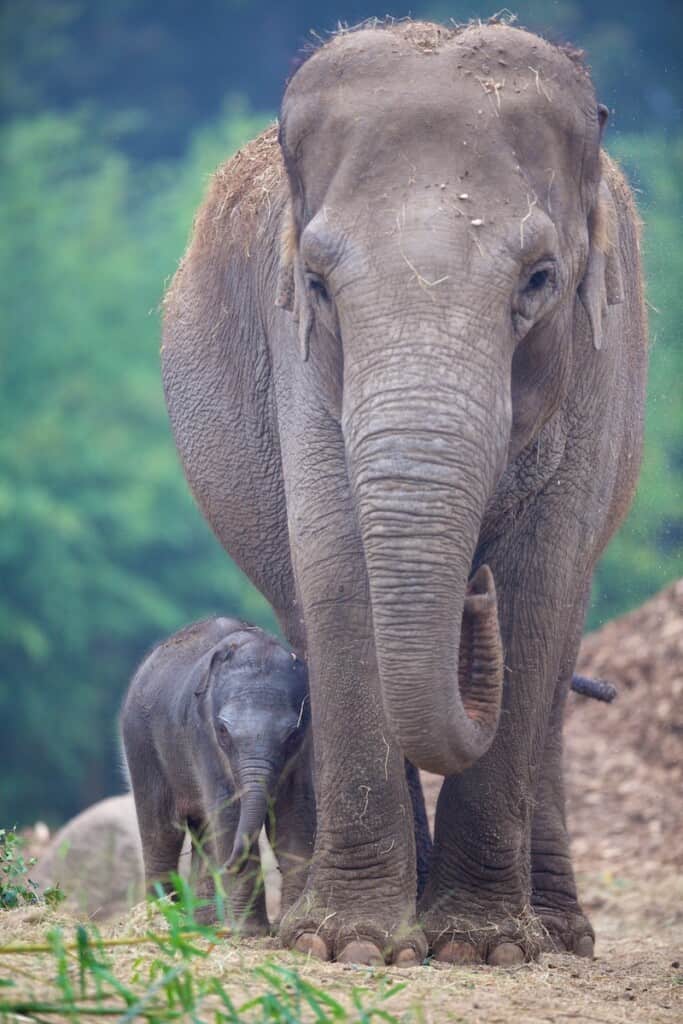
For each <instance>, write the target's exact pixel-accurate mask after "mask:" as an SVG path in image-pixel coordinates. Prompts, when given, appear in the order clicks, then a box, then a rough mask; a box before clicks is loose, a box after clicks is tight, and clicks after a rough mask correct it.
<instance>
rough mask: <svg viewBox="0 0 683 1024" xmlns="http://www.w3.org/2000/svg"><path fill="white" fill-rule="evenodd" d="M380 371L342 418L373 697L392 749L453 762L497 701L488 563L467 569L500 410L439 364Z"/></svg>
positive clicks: (499, 448)
mask: <svg viewBox="0 0 683 1024" xmlns="http://www.w3.org/2000/svg"><path fill="white" fill-rule="evenodd" d="M399 375H400V377H399ZM368 376H369V375H367V374H366V375H365V379H366V380H367V379H368ZM387 377H388V378H389V379H391V377H392V372H391V369H390V370H389V371H388V372H385V374H384V377H383V391H382V393H380V394H375V395H371V396H369V397H368V395H367V394H365V395H363V396H362V401H361V402H360V403H359V404H358V406H357V408H358V409H359V410H360V412H359V414H358V415H354V412H353V410H352V409H349V410H348V415H347V419H346V422H345V438H346V445H347V459H348V463H349V468H350V474H351V479H352V483H353V486H354V490H355V493H356V497H357V508H358V516H359V526H360V533H361V538H362V543H363V548H364V552H365V559H366V566H367V572H368V579H369V586H370V598H371V606H372V616H373V626H374V634H375V646H376V652H377V661H378V667H379V673H380V681H381V690H382V699H383V704H384V710H385V715H386V717H387V721H388V724H389V727H390V728H391V730H392V732H393V733H394V736H395V738H396V740H397V742H398V745H399V747H400V749H401V750H402V752H403V754H404V755H405V757H406V758H407V759H408V760H409V761H411V762H412V763H413V764H414V765H416V766H417V767H419V768H423V769H426V770H427V771H431V772H435V773H437V774H441V775H452V774H455V773H458V772H461V771H463V770H464V769H465V768H467V767H468V766H469V765H471V764H472V763H473V762H474V761H476V760H477V759H478V758H480V757H481V756H482V755H483V754H484V753H485V751H486V750H487V749H488V747H489V746H490V744H491V742H492V740H493V737H494V735H495V732H496V727H497V724H498V718H499V714H500V706H501V699H502V684H503V653H502V647H501V639H500V631H499V626H498V612H497V603H496V591H495V584H494V580H493V575H492V573H491V571H490V569H489V568H488V567H486V566H482V567H480V568H479V570H478V571H477V573H476V574H475V575H474V577H473V578H472V579H471V580H470V581H469V584H468V577H469V575H470V570H471V564H472V559H473V557H474V553H475V549H476V545H477V540H478V536H479V529H480V524H481V520H482V517H483V514H484V510H485V507H486V502H487V501H488V499H489V497H490V495H491V493H492V492H493V489H494V487H495V483H496V480H497V474H498V473H499V472H500V470H501V467H502V465H504V453H505V451H506V447H507V440H508V438H509V416H506V411H507V406H506V405H505V404H504V403H500V402H499V401H497V400H496V399H497V398H498V396H496V395H495V394H494V395H492V396H491V397H490V399H487V398H486V397H483V398H477V397H475V396H476V395H477V394H478V392H477V390H476V387H475V384H476V381H475V380H474V379H473V376H472V374H467V373H464V374H461V375H460V377H459V379H455V380H454V374H453V367H452V366H442V367H441V368H440V372H439V374H438V376H435V377H434V378H433V379H431V380H429V381H424V377H425V368H424V365H421V366H419V367H416V366H415V364H414V361H413V364H412V366H411V361H410V359H409V358H408V359H405V360H403V361H402V365H401V366H400V367H398V368H396V369H395V379H396V382H397V383H396V385H395V386H394V387H393V388H391V389H389V397H385V396H386V395H387V385H386V380H387ZM420 377H422V378H423V380H422V381H421V380H420ZM463 378H464V380H463ZM416 382H418V386H419V387H418V388H416ZM418 389H419V395H418V396H417V397H416V390H418ZM481 394H483V395H484V396H485V395H486V392H485V391H483V392H481Z"/></svg>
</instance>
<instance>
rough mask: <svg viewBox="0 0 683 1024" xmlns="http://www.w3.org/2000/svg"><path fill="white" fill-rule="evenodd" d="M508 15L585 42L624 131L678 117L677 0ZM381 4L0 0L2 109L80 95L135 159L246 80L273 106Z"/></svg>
mask: <svg viewBox="0 0 683 1024" xmlns="http://www.w3.org/2000/svg"><path fill="white" fill-rule="evenodd" d="M495 10H496V8H495V6H492V7H489V8H487V7H482V5H481V3H478V2H476V0H418V2H416V3H412V4H411V3H407V2H402V0H401V2H398V3H394V4H392V5H391V14H392V15H394V16H395V17H397V18H400V17H405V16H407V15H412V16H413V17H434V18H436V19H440V20H442V21H445V22H447V21H448V20H449V19H454V20H455V21H458V22H462V21H466V20H467V19H468V18H477V17H481V18H486V17H487V16H488V15H489V14H492V13H493V11H495ZM513 10H514V11H515V12H516V14H517V15H518V21H519V23H520V24H522V25H526V26H528V27H529V28H531V29H534V30H538V31H541V32H544V33H546V34H547V35H549V36H550V38H553V39H555V40H558V41H569V42H572V43H574V44H575V45H577V46H581V47H584V48H585V49H586V50H587V51H588V59H589V63H590V64H591V65H592V67H593V70H594V75H595V78H596V82H597V86H598V92H599V93H600V96H601V98H602V99H603V101H604V102H605V103H607V104H609V106H611V107H614V108H616V112H617V113H616V123H617V124H618V125H619V126H621V127H622V128H625V129H628V130H629V131H632V130H638V131H650V130H653V129H664V130H670V129H675V128H676V126H678V127H679V128H680V106H681V82H680V64H679V55H680V53H681V49H682V48H683V46H682V44H683V39H682V38H681V25H682V24H683V19H681V18H680V9H679V3H678V0H652V2H651V3H650V4H647V5H644V4H641V3H639V2H638V0H621V2H619V3H617V2H616V0H603V2H602V3H601V4H600V5H599V8H596V6H595V4H592V3H590V2H589V0H554V2H553V3H548V2H546V0H520V2H519V3H518V4H516V5H514V7H513ZM384 13H385V7H384V6H381V5H380V6H378V5H377V4H376V3H373V2H372V0H341V2H340V0H297V2H296V3H282V2H281V0H251V2H250V0H203V2H202V3H201V4H200V5H197V4H196V3H192V2H191V0H166V2H165V3H163V4H159V3H156V2H154V0H135V2H133V0H110V2H108V3H99V4H94V3H88V2H87V0H5V2H4V4H3V5H2V8H1V13H0V40H1V45H2V49H3V53H2V61H1V62H0V96H1V97H2V99H1V102H0V111H2V112H4V114H5V116H12V115H14V114H16V113H22V114H26V113H31V112H35V110H36V109H41V110H45V109H51V110H56V111H69V110H73V109H78V108H80V107H81V106H82V105H83V104H84V103H86V104H90V105H91V106H92V107H93V108H94V109H96V110H97V111H98V112H101V113H104V114H105V115H106V119H105V120H106V124H107V126H108V131H109V132H110V134H111V137H112V139H113V140H115V141H116V142H117V144H118V145H120V146H123V148H124V149H125V150H126V152H128V153H129V154H133V155H135V156H137V157H140V158H143V159H151V158H156V157H160V156H171V155H176V156H178V155H180V153H182V152H183V150H184V148H185V147H186V145H187V143H188V140H189V137H190V135H191V134H192V132H193V131H194V129H195V127H196V126H197V125H198V124H199V123H201V122H203V121H204V120H206V119H207V117H214V116H216V115H217V113H218V111H219V110H220V105H221V103H222V100H223V97H224V96H225V95H226V94H227V93H230V92H240V93H244V94H245V95H246V96H247V97H248V99H249V101H250V102H251V104H252V105H253V106H254V107H255V108H256V109H263V110H276V109H277V107H278V104H279V102H280V97H281V95H282V86H283V83H284V81H285V79H286V78H287V76H288V75H289V74H290V73H291V70H292V67H293V60H294V57H295V55H296V54H297V52H298V51H299V50H300V49H301V47H302V46H303V45H304V44H307V43H308V44H310V43H312V42H315V40H316V38H317V35H316V34H318V35H322V36H324V35H325V33H326V32H329V31H330V30H333V29H334V28H335V27H336V26H337V24H338V22H340V21H341V22H345V23H348V24H351V25H353V24H356V23H358V22H359V21H362V20H363V19H365V18H369V17H372V16H373V15H378V14H380V15H381V14H384Z"/></svg>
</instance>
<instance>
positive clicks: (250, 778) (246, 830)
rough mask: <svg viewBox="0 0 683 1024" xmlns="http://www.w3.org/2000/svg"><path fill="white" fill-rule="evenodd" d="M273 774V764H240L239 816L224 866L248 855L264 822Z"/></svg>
mask: <svg viewBox="0 0 683 1024" xmlns="http://www.w3.org/2000/svg"><path fill="white" fill-rule="evenodd" d="M275 777H276V768H275V766H274V765H272V764H270V763H268V762H264V763H257V764H253V763H248V764H244V765H241V766H240V771H239V782H240V788H239V798H240V816H239V821H238V823H237V832H236V833H235V841H234V843H233V847H232V852H231V854H230V859H229V860H228V863H227V867H228V868H234V867H237V866H239V865H241V864H242V863H243V862H246V861H247V860H248V859H249V856H250V855H251V853H252V851H253V849H254V847H255V846H256V844H257V842H258V837H259V834H260V832H261V829H262V828H263V825H264V824H265V820H266V815H267V813H268V804H269V801H270V794H271V792H272V790H273V786H274V781H275Z"/></svg>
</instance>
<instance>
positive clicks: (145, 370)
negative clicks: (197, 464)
mask: <svg viewBox="0 0 683 1024" xmlns="http://www.w3.org/2000/svg"><path fill="white" fill-rule="evenodd" d="M285 6H286V5H285ZM360 6H364V5H358V4H353V3H349V4H346V5H344V4H343V3H340V4H338V5H337V8H339V9H336V8H335V5H333V4H330V3H321V4H317V5H313V4H301V5H299V6H298V7H297V9H296V12H295V14H296V18H294V19H293V20H292V18H290V21H289V22H287V24H286V25H285V24H284V22H282V18H281V9H282V8H281V7H279V6H278V5H277V4H275V3H274V2H270V3H269V2H261V3H257V2H254V3H247V2H232V3H231V2H229V0H226V2H223V3H220V2H218V0H215V2H210V3H207V4H206V6H205V9H204V23H203V25H202V33H201V38H197V36H196V31H195V29H194V28H193V25H194V23H195V21H196V20H197V19H196V17H195V15H194V14H193V11H194V7H193V5H191V4H189V3H187V2H181V0H173V2H169V3H168V4H167V5H164V7H163V8H162V7H160V6H159V5H152V4H150V3H147V2H140V3H139V4H132V3H128V2H123V0H122V2H120V3H111V4H105V5H88V4H85V3H78V2H70V3H68V4H67V3H61V2H59V0H53V2H51V3H49V4H46V3H44V2H41V0H31V2H29V3H22V4H19V3H18V2H15V3H11V2H10V3H7V4H5V5H4V8H3V13H2V22H1V23H0V26H1V30H2V43H3V50H4V54H3V56H4V57H5V58H6V59H5V60H4V61H3V63H2V67H3V72H2V74H3V79H2V81H3V102H4V114H5V117H4V124H3V127H2V129H1V136H0V174H1V177H2V188H1V191H0V303H1V307H0V308H2V311H3V315H2V330H1V334H0V367H1V376H0V402H1V409H2V417H3V427H4V429H3V430H2V432H1V435H0V581H1V582H0V823H5V824H7V825H11V824H13V823H15V822H19V823H25V822H29V821H31V820H33V819H35V818H37V817H43V818H45V819H47V820H48V821H50V822H53V821H59V820H61V819H63V818H64V817H65V816H66V815H68V814H70V813H72V812H74V811H75V810H77V809H78V808H79V807H81V806H84V805H85V804H87V803H89V802H91V801H93V800H95V799H97V798H99V797H101V796H102V795H104V794H106V793H107V792H111V791H113V790H115V789H117V788H120V786H121V781H120V779H118V778H117V753H116V744H117V740H116V735H117V725H116V718H117V711H118V706H119V703H120V699H121V695H122V692H123V690H124V689H125V686H126V683H127V680H128V679H129V677H130V675H131V673H132V671H133V669H134V668H135V665H136V663H137V661H138V660H139V659H140V657H141V656H142V655H143V653H144V651H145V650H146V649H147V648H148V647H149V646H151V645H152V644H153V643H154V642H156V641H157V640H158V639H160V638H161V637H163V636H165V635H167V634H168V633H170V632H172V631H173V630H174V629H177V628H178V627H179V626H180V625H182V624H184V623H186V622H188V621H190V620H192V619H196V618H199V617H201V616H203V615H206V614H212V613H216V612H230V613H233V612H234V613H238V614H241V615H244V616H246V617H248V618H250V619H253V620H254V621H257V622H259V623H261V624H263V625H265V626H266V627H269V628H271V627H273V626H274V621H273V617H272V613H271V611H270V609H269V608H268V606H267V605H266V604H265V602H264V601H263V599H262V598H261V597H260V596H259V595H258V594H256V593H255V592H254V590H253V588H251V587H250V586H249V585H248V583H247V582H246V581H245V579H244V578H243V577H242V576H241V574H240V573H239V572H238V570H237V569H236V568H235V566H234V565H233V564H232V563H231V562H230V561H229V559H228V558H227V557H226V555H225V554H224V553H223V552H222V550H221V549H220V547H219V546H218V544H217V542H216V541H215V540H214V538H213V537H212V535H211V533H210V531H209V529H208V527H207V526H206V525H205V524H204V522H203V520H202V518H201V516H200V514H199V512H198V511H197V509H196V508H195V507H194V505H193V502H192V500H191V498H190V495H189V492H188V489H187V486H186V484H185V481H184V479H183V476H182V472H181V470H180V467H179V464H178V462H177V458H176V455H175V451H174V448H173V443H172V440H171V435H170V431H169V427H168V424H167V418H166V413H165V409H164V404H163V396H162V392H161V385H160V379H159V368H158V346H159V317H158V304H159V301H160V299H161V296H162V293H163V287H164V283H165V282H166V281H167V280H168V278H169V276H170V275H171V274H172V272H173V270H174V268H175V266H176V263H177V260H178V259H179V257H180V255H181V253H182V251H183V248H184V245H185V241H186V238H187V235H188V231H189V227H190V224H191V220H192V215H193V211H194V209H195V208H196V206H197V204H198V202H199V200H200V197H201V194H202V191H203V189H204V187H205V184H206V181H207V176H208V175H209V173H210V172H211V170H212V169H213V168H214V167H215V166H216V165H217V164H218V163H220V162H221V161H222V160H224V159H225V158H226V157H227V156H229V155H230V154H231V153H232V152H233V151H234V150H235V149H236V148H237V147H238V146H239V145H240V144H241V143H242V142H244V141H246V140H247V139H248V138H250V137H252V136H253V135H254V134H256V133H257V132H258V131H259V130H260V129H261V128H262V127H263V126H264V125H265V124H266V123H267V121H268V120H269V117H268V116H267V115H265V114H264V115H257V114H254V113H253V112H252V111H253V110H254V109H263V110H266V109H270V110H272V111H274V110H275V109H276V106H277V101H278V93H279V88H280V86H279V83H281V82H282V81H283V80H284V78H285V77H286V74H287V71H288V61H289V58H290V56H291V55H292V54H293V53H294V52H295V50H296V47H297V43H298V42H299V41H300V39H301V38H302V37H303V35H304V28H305V27H307V26H309V25H310V26H316V27H320V28H324V27H326V26H327V27H329V26H331V25H333V24H334V20H335V18H336V17H340V18H347V19H348V20H349V21H354V20H357V19H358V17H360V16H363V15H364V14H368V13H371V11H367V10H363V11H361V10H360V9H358V8H359V7H360ZM553 6H554V14H555V21H554V22H553V24H554V25H555V27H556V28H558V27H559V29H561V30H563V31H564V29H565V28H567V27H568V28H569V29H571V30H572V31H573V32H574V33H575V35H574V38H575V39H577V40H578V41H582V37H586V39H588V41H589V42H590V39H591V38H595V39H596V40H597V42H596V49H597V50H598V52H599V61H598V66H597V67H596V77H598V80H599V82H600V81H601V80H602V81H604V82H605V88H606V90H607V92H609V93H610V95H612V94H614V95H616V97H617V98H619V95H620V91H619V83H620V80H621V79H620V75H622V77H623V74H622V72H623V61H624V60H625V59H630V60H631V61H632V62H635V64H634V65H633V67H634V71H635V73H636V76H637V73H638V72H639V71H640V74H641V76H642V77H643V81H644V78H645V77H646V76H647V75H648V74H650V71H649V69H650V67H651V66H652V67H655V66H656V63H657V62H656V59H655V57H653V52H654V51H653V50H651V49H648V47H647V46H644V45H641V46H640V48H637V47H635V44H634V39H639V40H640V42H641V43H642V41H643V38H644V37H643V36H642V34H640V35H639V34H638V32H637V26H636V24H635V21H636V20H637V18H639V17H640V14H639V12H638V9H637V8H636V7H635V6H634V8H633V12H632V14H633V20H632V21H630V20H629V17H628V16H627V15H628V12H626V13H625V8H624V5H623V4H621V5H620V6H619V17H618V18H617V14H616V7H615V13H614V15H611V13H610V5H609V4H607V5H604V4H603V5H602V7H601V12H602V13H601V20H600V21H599V22H595V21H594V20H592V16H591V15H590V13H589V12H590V8H589V6H588V5H587V4H556V5H553ZM655 6H656V5H655ZM659 6H660V7H661V8H662V12H663V13H664V14H666V10H667V9H668V5H667V4H666V3H660V5H659ZM299 8H300V9H299ZM526 8H527V9H528V10H527V16H526V17H525V18H523V20H524V21H526V23H527V24H530V25H533V26H535V27H546V28H547V27H550V28H552V25H550V26H548V25H546V24H545V22H544V19H545V20H546V21H547V20H548V6H545V7H543V9H542V10H540V9H537V10H536V15H534V4H532V3H529V4H526ZM537 8H538V5H537ZM415 9H417V12H418V13H419V12H420V11H427V12H429V11H431V12H432V13H435V14H437V15H439V16H441V17H447V16H453V17H458V18H464V17H467V16H469V15H470V14H472V13H474V9H473V8H472V5H469V6H467V5H464V4H461V5H455V4H432V5H420V4H418V5H416V8H414V10H415ZM29 11H30V12H31V13H32V15H33V17H30V16H28V12H29ZM98 12H99V14H98ZM160 12H161V13H160ZM259 13H260V15H261V17H262V19H265V21H264V24H270V22H268V18H269V17H270V18H271V20H272V19H274V22H275V24H276V26H278V25H279V26H281V31H280V34H278V33H277V32H276V33H275V38H276V40H277V43H278V47H279V49H278V48H276V47H273V48H272V52H271V54H270V56H271V59H270V61H269V62H268V61H267V60H266V59H265V58H264V54H263V52H262V51H263V47H264V39H265V40H266V41H267V39H268V38H270V36H269V34H268V33H269V32H270V35H271V36H272V32H273V30H272V26H271V29H269V30H268V31H265V30H264V33H265V34H262V35H261V36H260V37H258V38H257V39H254V40H253V41H252V42H253V46H254V47H256V50H255V51H254V52H257V53H258V60H255V61H254V67H253V68H252V69H251V70H249V66H248V63H247V64H246V65H244V67H245V68H246V70H242V71H240V75H241V78H240V81H235V80H234V76H235V70H234V66H236V67H237V68H238V69H240V68H242V67H243V63H244V62H243V58H244V51H247V52H248V45H247V44H248V43H249V41H250V37H249V31H248V29H249V26H250V25H251V24H252V21H253V19H254V18H255V16H256V15H257V14H259ZM395 13H397V14H402V13H405V12H403V11H396V12H395ZM610 16H612V17H613V19H614V20H612V21H611V20H610ZM297 18H298V21H297V20H296V19H297ZM212 19H213V20H212ZM240 19H241V20H240ZM250 19H252V21H250ZM551 21H552V19H551ZM293 23H294V24H295V28H296V25H299V24H301V26H303V27H301V28H300V29H298V31H299V36H298V37H294V38H293V37H292V32H293V29H292V24H293ZM256 24H258V22H256ZM245 26H246V27H245ZM193 32H195V35H193V34H192V33H193ZM150 33H151V37H152V39H153V40H156V43H155V44H154V45H152V46H151V48H150V46H149V38H150ZM155 33H156V34H155ZM591 33H592V36H591ZM93 40H99V42H96V43H93ZM283 40H284V42H283ZM605 40H607V43H606V42H605ZM217 41H219V42H220V45H221V46H222V54H223V64H220V62H219V61H218V60H217V58H215V57H214V56H213V55H214V49H213V47H215V46H217V45H218V42H217ZM646 41H647V40H646ZM143 44H144V45H143ZM667 45H670V40H668V39H667ZM93 47H94V49H93ZM98 47H99V49H98ZM141 47H142V51H143V58H144V59H143V60H142V62H140V59H139V53H140V48H141ZM145 47H147V49H145ZM193 47H194V49H193ZM202 47H203V48H204V50H202ZM188 50H189V52H190V54H193V55H194V60H195V63H194V64H193V65H192V69H191V75H192V76H193V77H190V78H188V77H187V76H186V75H185V73H184V71H183V68H184V67H185V65H183V64H182V61H181V60H180V57H179V56H178V55H179V54H183V55H184V59H185V60H187V53H186V51H188ZM266 50H267V46H266ZM203 52H206V53H207V54H208V56H207V60H206V62H204V61H202V60H201V54H202V53H203ZM131 54H132V56H131ZM230 54H232V55H233V58H234V60H233V63H231V59H230ZM638 54H640V56H638ZM273 55H274V56H273ZM267 56H268V54H267V53H266V57H267ZM590 56H592V54H591V55H590ZM136 59H137V60H138V64H139V66H138V64H136ZM212 60H214V62H215V63H216V67H215V68H214V66H213V64H212ZM620 61H621V62H622V64H621V65H620ZM638 61H639V62H640V63H638ZM648 62H650V63H648ZM233 64H234V66H233ZM620 67H621V70H620ZM264 68H265V69H267V73H266V70H264ZM273 68H274V69H275V70H273ZM136 73H137V74H138V79H137V80H136V78H135V74H136ZM231 75H232V77H231ZM131 76H132V78H131ZM275 78H276V79H277V80H276V81H275ZM195 79H196V81H195ZM136 81H138V91H137V92H136V88H135V82H136ZM662 81H663V83H664V84H662V83H661V82H660V83H659V84H657V83H655V85H656V86H657V89H659V92H657V89H655V92H654V94H653V95H654V97H655V98H654V100H652V101H651V102H650V101H649V100H648V99H647V96H646V89H645V88H643V89H641V94H639V95H638V98H637V101H636V100H635V99H634V100H631V98H630V97H631V93H632V91H633V82H632V80H631V77H629V80H628V83H627V85H628V87H626V86H624V88H623V89H622V91H621V92H622V94H623V97H624V106H625V108H626V109H627V110H632V109H634V105H635V109H636V110H637V111H639V112H640V113H641V115H642V120H641V123H639V124H636V125H632V124H630V122H629V118H628V117H624V116H621V120H620V116H619V115H618V116H617V119H616V120H617V124H619V123H621V124H622V125H624V124H626V125H627V126H628V127H629V130H628V131H619V132H616V133H613V134H612V136H611V137H610V138H609V148H610V150H611V151H612V152H613V154H614V155H616V156H617V157H618V158H619V159H620V160H621V161H622V162H623V164H624V166H625V167H626V169H627V170H628V172H629V174H630V176H631V180H632V181H633V183H634V185H635V186H636V187H637V189H639V201H640V207H641V212H642V214H643V218H644V220H645V225H646V226H645V235H644V253H645V262H646V268H647V275H648V282H649V288H648V294H649V301H650V303H651V307H654V308H652V312H651V333H652V339H653V343H652V363H651V379H650V399H649V405H648V425H647V431H648V432H647V446H646V454H645V461H644V467H643V473H642V478H641V486H640V489H639V494H638V498H637V500H636V503H635V506H634V509H633V512H632V514H631V516H630V518H629V520H628V522H627V523H626V525H625V526H624V527H623V529H622V531H621V532H620V534H619V535H618V537H617V538H616V539H615V541H614V542H613V544H612V546H611V548H610V549H609V551H608V553H607V555H606V556H605V558H604V559H603V562H602V563H601V565H600V568H599V571H598V573H597V577H596V584H595V592H594V596H595V600H594V607H593V610H592V612H591V620H590V621H591V623H592V624H597V623H599V622H601V621H604V620H605V619H608V618H610V617H612V616H614V615H616V614H618V613H620V612H623V611H625V610H627V609H628V608H631V607H633V606H635V605H637V604H638V603H640V602H641V601H642V600H644V599H645V598H646V597H648V596H649V595H650V594H652V593H653V592H654V591H656V590H657V589H658V588H659V587H661V586H662V585H664V584H665V583H667V582H668V581H670V580H672V579H674V578H676V577H677V576H679V575H681V574H682V573H683V410H682V408H681V390H680V388H681V385H680V382H681V380H682V379H683V350H682V348H681V344H680V337H681V332H682V330H683V294H682V290H681V281H682V280H683V237H682V235H683V229H682V225H683V185H682V182H683V135H681V132H680V127H679V126H680V121H679V120H676V117H677V116H678V115H676V110H677V108H676V102H677V99H676V96H677V92H676V86H675V82H674V83H673V88H672V80H671V79H669V78H667V79H663V80H662ZM155 83H156V91H155V90H154V89H153V88H152V86H154V85H155ZM159 83H162V84H163V86H164V88H165V89H166V92H164V90H163V89H161V86H160V85H159ZM174 84H175V92H173V86H174ZM238 86H239V87H240V92H242V93H244V98H235V97H236V95H237V94H236V92H235V89H236V88H237V87H238ZM169 89H170V90H171V92H172V95H173V96H175V97H176V106H175V107H174V105H173V103H171V102H170V101H169V98H168V95H167V92H168V90H169ZM667 89H668V92H667ZM150 90H151V91H150ZM162 94H163V95H162ZM226 96H227V99H226ZM662 96H663V97H664V99H662ZM667 96H668V97H669V99H667ZM610 102H611V101H610ZM648 103H649V107H648ZM221 104H222V106H221ZM629 104H630V105H629ZM650 108H651V109H650ZM672 111H673V113H672ZM655 308H656V311H655Z"/></svg>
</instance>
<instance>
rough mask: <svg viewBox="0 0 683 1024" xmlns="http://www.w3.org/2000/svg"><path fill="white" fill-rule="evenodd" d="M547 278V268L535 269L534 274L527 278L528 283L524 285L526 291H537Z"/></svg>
mask: <svg viewBox="0 0 683 1024" xmlns="http://www.w3.org/2000/svg"><path fill="white" fill-rule="evenodd" d="M547 280H548V271H547V270H537V271H536V273H535V274H532V275H531V277H530V278H529V283H528V285H527V286H526V288H527V291H529V292H537V291H538V290H539V289H540V288H542V287H543V285H544V284H545V283H546V281H547Z"/></svg>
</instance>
